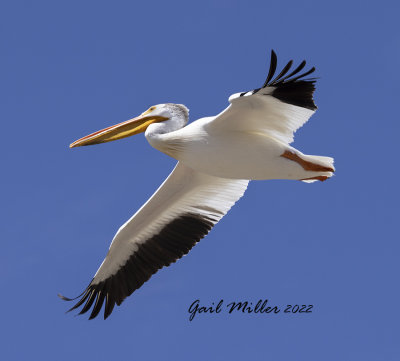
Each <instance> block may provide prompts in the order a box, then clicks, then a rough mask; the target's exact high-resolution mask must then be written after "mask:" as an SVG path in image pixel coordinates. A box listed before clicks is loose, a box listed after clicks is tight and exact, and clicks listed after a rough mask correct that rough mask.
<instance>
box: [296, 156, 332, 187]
mask: <svg viewBox="0 0 400 361" xmlns="http://www.w3.org/2000/svg"><path fill="white" fill-rule="evenodd" d="M302 159H303V160H305V161H307V162H309V163H310V164H314V165H315V166H316V169H315V170H317V168H319V172H318V173H319V174H318V175H315V176H313V177H310V178H305V179H301V180H302V181H303V182H306V183H313V182H316V181H318V180H319V181H322V182H323V181H325V180H327V179H328V178H330V177H332V176H333V172H334V171H335V167H334V165H333V163H334V159H333V158H331V157H323V156H320V155H305V154H304V155H302Z"/></svg>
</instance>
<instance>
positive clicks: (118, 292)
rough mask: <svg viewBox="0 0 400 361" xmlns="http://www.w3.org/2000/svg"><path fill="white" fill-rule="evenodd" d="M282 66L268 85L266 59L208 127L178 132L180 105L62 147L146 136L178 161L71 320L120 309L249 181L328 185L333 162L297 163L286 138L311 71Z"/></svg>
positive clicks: (308, 96) (304, 115) (304, 104)
mask: <svg viewBox="0 0 400 361" xmlns="http://www.w3.org/2000/svg"><path fill="white" fill-rule="evenodd" d="M291 65H292V61H290V62H289V63H288V64H287V65H286V66H285V67H284V69H283V70H282V71H281V73H280V74H279V75H278V76H276V77H275V79H273V80H272V78H273V76H274V73H275V70H276V55H275V53H274V52H272V56H271V66H270V71H269V74H268V76H267V80H266V81H265V83H264V85H263V86H262V87H261V88H259V89H255V90H253V91H250V92H244V93H237V94H234V95H232V96H231V97H230V98H229V101H230V103H231V104H230V105H229V106H228V108H226V109H225V110H224V111H223V112H221V113H220V114H218V115H217V116H215V117H207V118H201V119H199V120H197V121H195V122H193V123H191V124H188V125H187V122H188V109H187V108H186V107H185V106H184V105H180V104H170V103H168V104H159V105H156V106H152V107H151V108H149V110H147V111H146V112H144V113H143V114H141V116H139V117H137V118H134V119H131V120H128V121H126V122H123V123H120V124H117V125H115V126H112V127H108V128H106V129H103V130H101V131H98V132H95V133H93V134H90V135H88V136H86V137H84V138H81V139H79V140H77V141H76V142H74V143H72V144H71V147H76V146H82V145H91V144H98V143H103V142H108V141H111V140H116V139H120V138H124V137H128V136H130V135H134V134H137V133H140V132H145V136H146V138H147V140H148V142H149V143H150V145H151V146H153V147H154V148H156V149H158V150H160V151H161V152H164V153H165V154H167V155H169V156H171V157H173V158H175V159H176V160H178V164H177V166H176V167H175V169H174V170H173V171H172V173H171V174H170V175H169V177H168V178H167V179H166V180H165V182H164V183H163V184H162V185H161V186H160V188H159V189H158V190H157V191H156V192H155V193H154V195H153V196H152V197H151V198H150V199H149V200H148V201H147V202H146V203H145V204H144V205H143V207H142V208H141V209H139V210H138V211H137V212H136V214H135V215H133V217H132V218H131V219H130V220H128V221H127V222H126V223H125V224H124V225H123V226H122V227H121V228H120V229H119V230H118V232H117V233H116V235H115V237H114V239H113V241H112V243H111V246H110V249H109V251H108V253H107V256H106V258H105V259H104V261H103V263H102V264H101V266H100V268H99V269H98V271H97V272H96V274H95V276H94V278H93V280H92V281H91V283H90V284H89V286H88V287H87V288H86V290H85V291H84V293H83V294H81V295H80V296H78V297H80V300H79V301H78V303H77V304H76V305H75V306H74V307H73V308H72V309H75V308H77V307H79V306H81V305H83V308H82V310H81V312H80V313H85V312H87V311H88V310H89V309H90V308H91V307H92V306H93V309H92V312H91V316H90V318H94V317H96V316H97V315H98V313H99V312H100V309H101V307H102V305H103V304H104V303H105V311H104V317H105V318H107V317H108V316H109V315H110V314H111V312H112V310H113V308H114V305H115V304H117V305H120V304H121V302H122V301H123V300H124V298H125V297H127V296H129V295H130V294H131V293H132V292H133V291H134V290H136V289H138V288H139V287H140V286H141V285H142V284H143V283H144V282H145V281H147V280H148V279H149V278H150V277H151V275H152V274H154V273H155V272H157V270H158V269H160V268H162V267H163V266H168V265H169V264H170V263H172V262H175V261H176V260H177V259H179V258H181V257H182V256H183V255H184V254H187V253H188V252H189V250H190V249H191V248H192V247H193V246H194V245H195V244H196V243H197V242H198V241H199V240H200V239H201V238H203V237H204V236H205V235H206V234H207V233H208V232H209V231H210V229H211V228H212V227H213V226H214V225H215V224H216V223H217V222H218V221H219V220H220V219H221V218H222V217H223V216H224V215H225V214H226V213H227V212H228V211H229V209H230V208H231V207H232V206H233V205H234V204H235V202H236V201H237V200H238V199H239V198H240V197H241V196H242V195H243V194H244V192H245V190H246V188H247V185H248V182H249V180H266V179H293V180H301V181H305V182H314V181H317V180H320V181H323V180H326V179H328V178H330V177H331V176H332V174H333V172H334V167H333V159H332V158H330V157H323V156H312V155H305V154H303V153H301V152H300V151H298V150H297V149H295V148H293V147H292V146H290V143H291V142H292V141H293V134H294V132H295V131H296V130H297V129H298V128H299V127H301V126H302V125H303V124H304V123H305V122H306V121H307V120H308V119H309V117H310V116H311V115H312V114H313V113H314V111H315V109H316V106H315V104H314V102H313V98H312V95H313V91H314V83H315V79H305V80H304V79H303V80H300V79H301V78H304V77H305V76H306V75H308V74H310V73H312V72H313V71H314V68H312V69H311V70H310V71H308V72H306V73H304V74H301V75H298V73H299V72H300V71H301V70H302V69H303V68H304V66H305V61H303V62H302V63H301V64H300V65H299V66H298V67H297V68H296V69H295V70H294V71H292V72H291V73H290V74H287V73H288V71H289V69H290V67H291ZM295 75H296V76H295ZM62 298H64V299H67V298H65V297H63V296H62ZM67 300H69V299H67Z"/></svg>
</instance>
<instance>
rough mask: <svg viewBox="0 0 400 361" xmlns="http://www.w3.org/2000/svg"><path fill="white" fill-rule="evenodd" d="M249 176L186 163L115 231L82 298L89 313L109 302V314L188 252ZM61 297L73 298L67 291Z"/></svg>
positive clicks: (232, 201) (240, 192) (241, 191)
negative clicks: (235, 177) (199, 168)
mask: <svg viewBox="0 0 400 361" xmlns="http://www.w3.org/2000/svg"><path fill="white" fill-rule="evenodd" d="M248 182H249V181H248V180H230V179H223V178H217V177H212V176H209V175H206V174H203V173H199V172H196V171H194V170H193V169H191V168H189V167H187V166H184V165H183V164H181V163H178V165H177V166H176V167H175V169H174V170H173V171H172V173H171V174H170V175H169V177H168V178H167V179H166V180H165V181H164V183H163V184H162V185H161V186H160V188H159V189H158V190H157V191H156V192H155V193H154V194H153V196H152V197H151V198H150V199H149V200H148V201H147V202H146V203H145V204H144V205H143V207H142V208H141V209H139V211H137V212H136V214H135V215H134V216H133V217H132V218H131V219H130V220H129V221H128V222H126V223H125V224H124V225H123V226H122V227H121V228H120V229H119V230H118V232H117V234H116V235H115V237H114V239H113V241H112V243H111V246H110V249H109V251H108V253H107V256H106V258H105V259H104V261H103V263H102V264H101V266H100V268H99V269H98V271H97V272H96V274H95V276H94V278H93V280H92V281H91V282H90V284H89V286H88V287H87V288H86V290H85V291H84V292H83V293H82V294H81V295H80V296H78V297H77V298H79V297H80V300H79V301H78V302H77V304H76V305H75V306H73V307H72V308H71V309H70V311H71V310H73V309H76V308H78V307H80V306H81V305H83V304H84V306H83V308H82V310H81V311H80V314H83V313H85V312H87V311H88V310H89V309H90V308H91V307H92V305H93V304H94V306H93V309H92V312H91V315H90V318H89V319H92V318H94V317H96V316H97V315H98V313H99V312H100V310H101V307H102V305H103V303H104V302H105V309H104V318H105V319H106V318H107V317H108V316H109V315H110V314H111V312H112V310H113V308H114V306H115V304H117V305H118V306H119V305H120V304H121V303H122V301H123V300H124V299H125V298H126V297H127V296H129V295H130V294H131V293H132V292H133V291H135V290H136V289H138V288H139V287H141V286H142V284H143V283H144V282H146V281H147V280H148V279H149V278H150V277H151V276H152V275H153V274H154V273H156V272H157V271H158V270H159V269H160V268H162V267H164V266H168V265H170V264H171V263H173V262H175V261H176V260H177V259H179V258H181V257H182V256H183V255H185V254H187V253H188V252H189V251H190V249H191V248H192V247H193V246H194V245H195V244H196V243H197V242H199V241H200V239H201V238H203V237H204V236H205V235H206V234H207V233H208V232H209V231H210V230H211V228H212V227H213V226H214V225H215V224H216V223H217V222H218V221H219V220H220V219H221V218H222V217H223V216H224V215H225V214H226V213H227V212H228V211H229V209H230V208H231V207H232V206H233V205H234V204H235V202H236V201H237V200H238V199H239V198H240V197H241V196H242V195H243V194H244V192H245V190H246V188H247V184H248ZM60 297H61V298H63V299H65V300H67V301H70V300H71V299H69V298H66V297H64V296H60Z"/></svg>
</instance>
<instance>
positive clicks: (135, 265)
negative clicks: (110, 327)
mask: <svg viewBox="0 0 400 361" xmlns="http://www.w3.org/2000/svg"><path fill="white" fill-rule="evenodd" d="M213 225H214V222H213V221H212V220H211V219H209V218H207V217H204V216H200V215H197V214H192V213H187V214H183V215H181V216H180V217H178V218H176V219H175V220H173V221H172V222H170V223H169V224H167V225H166V226H165V227H164V228H163V229H162V230H161V231H160V232H159V233H158V234H156V235H154V236H152V237H151V238H150V239H149V240H147V241H146V242H145V243H143V244H140V245H139V247H138V249H137V251H136V252H135V253H133V254H132V255H131V257H130V258H129V259H128V260H127V261H126V263H125V264H124V265H123V266H122V267H121V268H120V269H119V270H118V271H117V273H115V274H114V275H112V276H110V277H109V278H107V279H105V280H103V281H100V282H98V283H96V284H94V283H93V280H92V282H91V283H90V284H89V286H88V287H86V289H85V290H84V291H83V292H82V293H81V294H80V295H79V296H78V297H75V298H68V297H65V296H62V295H60V294H59V297H60V298H61V299H62V300H64V301H73V300H76V299H77V298H80V299H79V301H78V302H77V303H76V304H75V305H74V306H73V307H71V308H70V309H69V310H68V311H67V312H70V311H72V310H75V309H77V308H79V307H80V306H82V305H83V307H82V309H81V311H80V312H79V313H78V314H79V315H82V314H84V313H86V312H88V311H89V310H90V309H91V308H92V306H93V303H94V306H93V308H92V311H91V313H90V316H89V320H93V319H94V318H96V317H97V316H98V315H99V313H100V311H101V308H102V306H103V304H104V303H105V307H104V319H107V318H108V317H109V316H110V315H111V313H112V311H113V309H114V306H115V304H116V305H117V306H119V305H120V304H121V303H122V301H123V300H124V299H125V298H126V297H128V296H130V295H131V294H132V293H133V292H134V291H136V290H137V289H138V288H140V287H141V286H142V285H143V284H144V283H145V282H146V281H148V280H149V279H150V277H151V276H152V275H153V274H154V273H156V272H157V271H158V270H159V269H160V268H162V267H164V266H169V265H170V264H171V263H173V262H175V261H176V260H178V259H179V258H181V257H182V256H183V255H185V254H187V253H188V252H189V251H190V249H191V248H192V247H193V246H194V245H195V244H196V243H197V242H199V241H200V239H202V238H203V237H204V236H205V235H206V234H207V233H208V232H209V231H210V230H211V228H212V227H213Z"/></svg>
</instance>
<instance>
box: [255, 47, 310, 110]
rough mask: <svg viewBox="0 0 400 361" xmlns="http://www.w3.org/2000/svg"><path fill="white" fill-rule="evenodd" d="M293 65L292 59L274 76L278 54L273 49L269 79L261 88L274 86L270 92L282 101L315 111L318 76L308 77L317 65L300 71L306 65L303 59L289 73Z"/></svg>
mask: <svg viewBox="0 0 400 361" xmlns="http://www.w3.org/2000/svg"><path fill="white" fill-rule="evenodd" d="M292 65H293V60H290V61H289V62H288V63H287V64H286V65H285V66H284V67H283V68H282V70H281V72H280V73H279V74H278V75H277V76H276V77H275V78H274V75H275V71H276V67H277V56H276V53H275V51H274V50H273V49H272V50H271V62H270V67H269V71H268V75H267V79H266V80H265V82H264V85H263V86H262V88H261V89H263V88H266V87H272V88H273V92H272V94H271V93H268V94H270V95H272V96H274V97H275V98H277V99H279V100H281V101H282V102H284V103H288V104H292V105H295V106H299V107H302V108H307V109H310V110H313V111H315V110H316V109H317V106H316V105H315V103H314V99H313V94H314V90H315V82H316V80H317V78H306V77H307V76H308V75H310V74H312V73H313V72H314V71H315V67H314V66H313V67H312V68H311V69H309V70H308V71H306V72H303V73H300V72H301V71H302V70H303V69H304V67H305V66H306V61H305V60H303V61H302V62H301V63H300V64H299V65H298V66H297V67H296V68H295V69H294V70H293V71H292V72H290V73H289V70H290V68H291V67H292ZM299 73H300V74H299ZM261 89H258V90H256V91H254V93H257V92H258V91H260V90H261Z"/></svg>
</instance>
